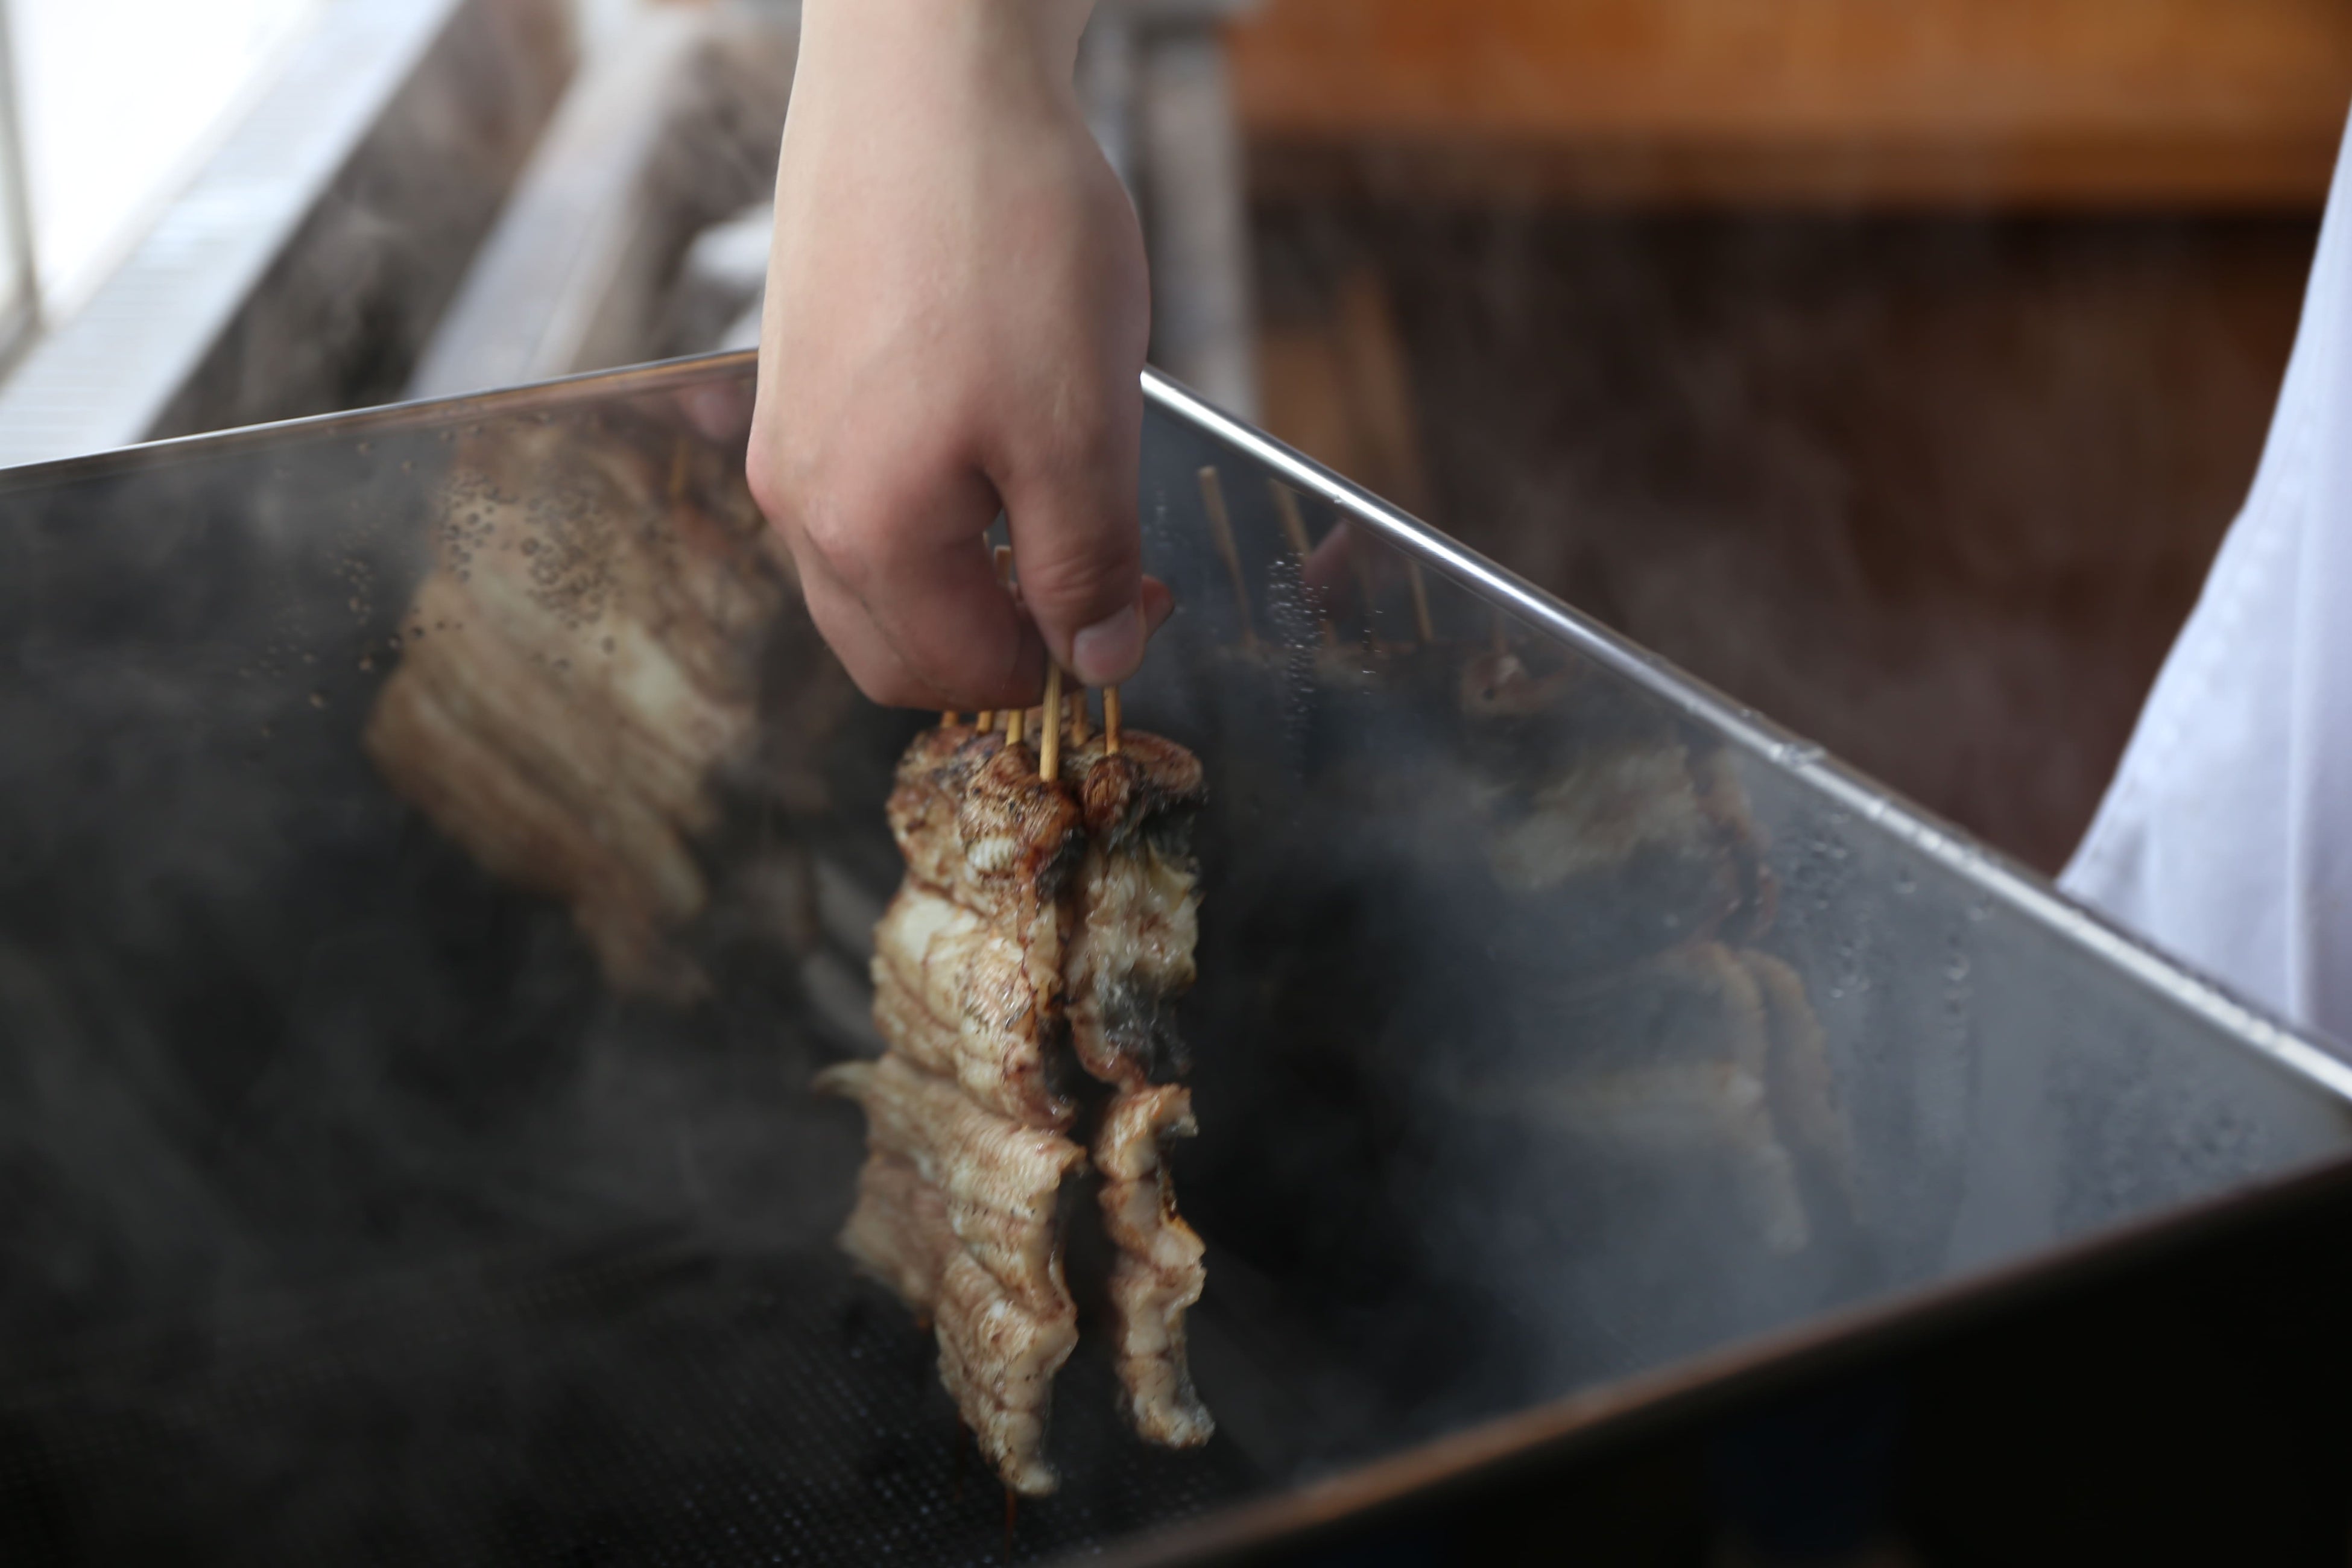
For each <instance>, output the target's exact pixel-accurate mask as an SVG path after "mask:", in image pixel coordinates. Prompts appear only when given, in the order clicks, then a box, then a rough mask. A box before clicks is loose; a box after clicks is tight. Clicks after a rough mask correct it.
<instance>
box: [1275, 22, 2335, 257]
mask: <svg viewBox="0 0 2352 1568" xmlns="http://www.w3.org/2000/svg"><path fill="white" fill-rule="evenodd" d="M1232 37H1233V47H1234V76H1235V84H1236V89H1237V96H1238V100H1239V103H1240V108H1241V112H1242V118H1243V123H1244V129H1245V132H1246V133H1247V135H1248V137H1249V139H1250V142H1251V149H1252V159H1253V178H1254V180H1255V183H1256V184H1258V186H1259V188H1260V189H1262V190H1271V191H1280V190H1283V189H1286V188H1295V187H1300V186H1305V187H1310V188H1319V189H1328V188H1329V187H1331V186H1332V185H1334V184H1364V185H1369V186H1371V187H1373V188H1375V189H1379V190H1384V191H1391V192H1397V191H1402V192H1411V193H1425V194H1437V195H1464V196H1470V197H1481V198H1492V197H1494V196H1496V195H1513V194H1518V195H1528V196H1534V197H1545V198H1570V199H1591V200H1609V201H1628V202H1654V203H1664V204H1675V203H1689V204H1702V205H1705V204H1723V203H1743V204H1745V203H1766V204H1781V205H1788V204H1798V205H1807V204H1835V205H1847V204H1861V205H1885V206H1897V207H1900V206H1930V207H1932V206H1951V205H2008V206H2021V207H2047V208H2063V209H2081V208H2085V207H2089V208H2100V207H2113V208H2135V207H2137V208H2159V207H2171V208H2183V207H2186V208H2201V209H2225V210H2227V209H2238V210H2273V211H2276V210H2294V209H2299V208H2307V207H2311V206H2315V205H2317V203H2318V202H2319V201H2320V199H2321V198H2322V197H2323V196H2324V195H2325V194H2326V184H2327V175H2328V171H2329V169H2330V168H2331V167H2332V165H2333V163H2334V161H2335V155H2336V145H2337V142H2338V141H2339V140H2340V138H2341V135H2342V132H2343V125H2344V117H2345V110H2346V106H2347V102H2352V4H2347V3H2346V0H1267V4H1266V5H1265V7H1264V8H1263V9H1262V10H1260V11H1259V12H1257V13H1256V14H1255V16H1251V17H1249V18H1247V19H1246V20H1244V21H1243V22H1241V23H1239V24H1236V25H1235V26H1234V31H1233V36H1232Z"/></svg>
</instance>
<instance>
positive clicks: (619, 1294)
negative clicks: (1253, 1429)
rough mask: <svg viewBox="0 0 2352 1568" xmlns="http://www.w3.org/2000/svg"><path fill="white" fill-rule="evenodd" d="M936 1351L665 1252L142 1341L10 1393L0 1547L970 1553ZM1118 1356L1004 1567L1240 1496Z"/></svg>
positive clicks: (996, 1533) (811, 1280)
mask: <svg viewBox="0 0 2352 1568" xmlns="http://www.w3.org/2000/svg"><path fill="white" fill-rule="evenodd" d="M933 1355H934V1352H933V1346H932V1342H931V1339H930V1336H929V1334H928V1333H925V1332H922V1331H919V1330H917V1329H916V1328H915V1327H914V1325H913V1324H912V1322H911V1321H909V1320H908V1316H907V1314H906V1312H905V1311H904V1310H903V1309H901V1308H900V1307H899V1306H898V1303H897V1302H896V1301H895V1300H891V1299H890V1298H889V1297H888V1296H887V1294H885V1293H883V1292H881V1291H879V1290H877V1289H874V1288H873V1287H871V1286H869V1285H867V1284H866V1283H865V1282H863V1281H859V1280H856V1279H853V1278H852V1277H851V1276H850V1275H849V1273H848V1271H847V1270H846V1269H845V1268H844V1267H843V1266H842V1265H841V1264H840V1263H839V1261H838V1260H837V1259H835V1258H833V1257H831V1256H829V1255H812V1256H797V1257H793V1258H786V1259H782V1260H776V1259H769V1260H762V1261H759V1262H746V1261H741V1260H726V1259H718V1258H709V1257H708V1256H698V1255H696V1254H693V1253H690V1252H687V1251H684V1250H682V1249H678V1248H675V1247H665V1248H661V1249H658V1250H650V1249H647V1250H638V1251H635V1252H634V1253H633V1254H632V1255H631V1256H629V1257H626V1258H618V1259H606V1260H604V1261H601V1262H596V1263H591V1264H581V1263H574V1264H571V1265H568V1266H565V1267H562V1268H548V1269H545V1270H543V1271H540V1272H538V1273H536V1274H534V1275H531V1276H525V1277H509V1278H508V1279H504V1280H485V1279H479V1278H475V1279H461V1280H450V1279H437V1280H434V1281H431V1282H429V1283H427V1284H425V1285H422V1286H420V1285H418V1284H417V1283H416V1282H415V1281H411V1282H409V1283H407V1284H405V1285H401V1286H397V1287H391V1288H386V1289H383V1290H381V1291H379V1292H376V1293H374V1294H373V1296H372V1297H371V1299H370V1300H365V1301H362V1302H359V1303H356V1304H347V1305H345V1306H343V1307H341V1308H338V1309H336V1310H324V1309H320V1310H311V1311H307V1312H304V1313H300V1314H296V1315H290V1316H289V1315H286V1314H280V1315H279V1316H278V1319H277V1320H276V1321H272V1322H268V1323H258V1324H257V1323H255V1322H252V1321H247V1323H245V1324H244V1325H243V1326H241V1327H239V1328H236V1329H235V1330H233V1331H230V1332H227V1333H226V1334H215V1335H211V1336H197V1335H194V1334H191V1333H185V1332H182V1333H177V1334H158V1335H156V1336H154V1337H152V1338H151V1339H147V1340H142V1341H139V1342H133V1343H131V1344H128V1345H126V1346H122V1347H120V1348H118V1350H117V1351H116V1352H114V1353H111V1354H110V1356H109V1357H108V1358H107V1359H106V1360H105V1361H104V1362H103V1363H100V1364H98V1365H97V1366H95V1367H94V1368H86V1369H84V1370H82V1371H80V1372H78V1373H72V1374H69V1375H52V1376H51V1377H49V1378H48V1379H47V1380H46V1381H45V1383H44V1384H42V1385H40V1386H37V1387H35V1386H21V1387H20V1388H19V1389H18V1390H17V1391H16V1393H15V1394H12V1395H8V1396H5V1397H0V1559H5V1560H6V1561H10V1562H26V1561H32V1562H42V1563H118V1562H142V1563H144V1562H165V1561H168V1562H173V1563H190V1562H207V1561H219V1562H236V1563H257V1562H268V1563H278V1562H286V1563H292V1562H304V1563H322V1562H352V1563H452V1564H456V1563H481V1564H541V1563H544V1564H564V1565H584V1564H593V1563H632V1564H637V1563H644V1564H676V1565H679V1568H688V1565H700V1564H714V1565H715V1564H722V1563H726V1564H732V1563H974V1564H979V1563H1001V1562H1004V1561H1007V1560H1008V1557H1007V1547H1006V1539H1005V1526H1004V1506H1003V1492H1002V1490H1001V1489H1000V1488H999V1487H998V1485H997V1484H996V1481H995V1479H994V1478H993V1476H992V1475H991V1474H990V1473H989V1472H988V1471H987V1470H986V1469H985V1468H983V1467H982V1463H981V1461H980V1460H979V1458H978V1457H977V1455H976V1453H975V1452H974V1451H973V1449H972V1447H971V1441H970V1439H969V1438H968V1437H965V1436H963V1435H962V1433H961V1428H960V1426H959V1425H958V1423H957V1420H956V1416H955V1412H954V1407H953V1405H952V1404H951V1403H950V1401H949V1399H948V1397H947V1395H946V1394H945V1392H944V1391H943V1390H942V1389H941V1388H940V1384H939V1381H938V1377H937V1375H936V1373H935V1371H934V1368H933V1364H932V1363H933ZM1113 1386H1114V1384H1113V1379H1112V1376H1111V1373H1110V1370H1109V1366H1108V1361H1107V1360H1106V1359H1104V1358H1102V1357H1101V1356H1099V1355H1097V1354H1092V1353H1089V1351H1088V1350H1087V1348H1085V1347H1082V1348H1081V1350H1080V1352H1079V1353H1078V1354H1077V1355H1076V1357H1074V1358H1073V1360H1072V1363H1071V1364H1070V1365H1069V1367H1068V1368H1066V1370H1065V1372H1064V1373H1063V1375H1062V1378H1061V1380H1060V1383H1059V1385H1058V1388H1057V1392H1056V1397H1055V1428H1054V1434H1053V1442H1052V1450H1051V1451H1052V1453H1053V1455H1054V1457H1055V1461H1056V1463H1057V1464H1058V1465H1059V1466H1060V1468H1061V1469H1062V1471H1063V1489H1062V1490H1061V1492H1060V1493H1059V1494H1058V1495H1057V1496H1055V1497H1053V1498H1050V1499H1046V1500H1039V1501H1034V1502H1024V1503H1023V1504H1022V1505H1021V1506H1020V1510H1019V1513H1018V1518H1017V1521H1016V1524H1015V1527H1014V1530H1013V1539H1012V1543H1011V1552H1010V1559H1009V1560H1011V1561H1031V1560H1034V1559H1036V1558H1039V1557H1045V1556H1053V1555H1057V1554H1060V1553H1062V1552H1069V1551H1072V1550H1083V1549H1084V1548H1086V1547H1087V1546H1089V1545H1093V1544H1097V1543H1100V1542H1107V1541H1108V1540H1111V1539H1114V1538H1117V1537H1119V1536H1123V1535H1126V1534H1129V1533H1130V1532H1132V1531H1138V1530H1141V1529H1144V1528H1146V1527H1148V1526H1150V1525H1152V1524H1155V1523H1159V1522H1163V1521H1171V1520H1174V1519H1178V1518H1181V1517H1184V1516H1186V1515H1189V1514H1192V1513H1195V1512H1198V1511H1200V1510H1202V1509H1204V1508H1207V1507H1209V1506H1211V1505H1213V1504H1214V1503H1216V1502H1218V1501H1220V1500H1224V1499H1227V1498H1231V1497H1234V1496H1237V1495H1239V1494H1241V1493H1242V1492H1244V1491H1246V1490H1248V1489H1250V1487H1251V1478H1250V1476H1249V1474H1248V1468H1247V1466H1246V1465H1245V1463H1244V1461H1243V1460H1242V1458H1240V1456H1239V1455H1238V1454H1237V1453H1236V1452H1235V1451H1234V1449H1233V1448H1232V1447H1231V1446H1230V1445H1229V1444H1228V1443H1226V1442H1224V1441H1223V1439H1220V1440H1219V1441H1217V1442H1215V1443H1213V1444H1212V1445H1211V1446H1210V1447H1208V1448H1206V1449H1204V1450H1201V1451H1199V1452H1195V1453H1191V1454H1171V1453H1166V1452H1163V1451H1160V1450H1157V1449H1152V1448H1148V1447H1144V1446H1143V1445H1141V1444H1139V1443H1138V1442H1137V1441H1136V1440H1135V1439H1134V1438H1133V1437H1132V1436H1129V1434H1128V1433H1127V1432H1126V1430H1125V1429H1124V1427H1123V1426H1121V1425H1120V1423H1119V1421H1118V1417H1117V1416H1116V1415H1115V1414H1114V1412H1113V1408H1112V1392H1113Z"/></svg>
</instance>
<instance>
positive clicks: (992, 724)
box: [972, 544, 1019, 740]
mask: <svg viewBox="0 0 2352 1568" xmlns="http://www.w3.org/2000/svg"><path fill="white" fill-rule="evenodd" d="M994 559H995V562H996V585H997V586H998V587H1000V588H1008V589H1009V588H1011V587H1012V586H1013V546H1011V545H1010V544H1000V545H998V546H997V547H996V554H995V557H994ZM972 728H973V729H975V730H979V731H982V732H983V733H985V732H986V731H990V730H993V729H994V728H996V710H995V709H993V708H983V709H982V710H980V717H979V718H978V719H976V720H974V721H972ZM1014 738H1015V739H1016V740H1017V739H1018V738H1019V737H1018V736H1015V737H1014Z"/></svg>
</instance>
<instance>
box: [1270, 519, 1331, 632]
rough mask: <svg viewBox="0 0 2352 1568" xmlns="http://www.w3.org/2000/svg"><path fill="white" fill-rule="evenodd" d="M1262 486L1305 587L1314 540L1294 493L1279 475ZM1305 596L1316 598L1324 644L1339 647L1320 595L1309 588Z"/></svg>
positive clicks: (1318, 620) (1316, 616) (1316, 615)
mask: <svg viewBox="0 0 2352 1568" xmlns="http://www.w3.org/2000/svg"><path fill="white" fill-rule="evenodd" d="M1265 488H1266V489H1270V490H1272V491H1273V492H1274V510H1275V515H1276V516H1277V517H1279V518H1280V519H1282V531H1283V533H1284V534H1285V535H1286V537H1287V538H1288V539H1289V541H1290V552H1291V553H1292V554H1293V555H1296V556H1297V557H1298V582H1299V585H1300V586H1302V587H1305V585H1306V583H1307V556H1309V555H1310V554H1312V553H1314V550H1315V546H1314V542H1312V541H1311V540H1309V539H1308V538H1307V520H1306V518H1304V517H1302V516H1300V515H1299V511H1298V496H1297V492H1296V491H1294V490H1293V489H1291V488H1290V487H1289V486H1288V485H1286V484H1284V483H1283V482H1282V481H1281V480H1279V479H1268V480H1266V481H1265ZM1307 596H1308V597H1309V598H1310V599H1313V600H1314V602H1315V619H1316V621H1317V622H1318V624H1319V625H1320V626H1322V628H1323V646H1324V647H1339V628H1338V627H1337V626H1333V625H1332V624H1331V617H1330V616H1329V615H1328V614H1327V613H1326V612H1325V611H1324V608H1323V602H1322V599H1321V597H1320V596H1319V595H1316V594H1315V592H1314V590H1312V589H1308V590H1307Z"/></svg>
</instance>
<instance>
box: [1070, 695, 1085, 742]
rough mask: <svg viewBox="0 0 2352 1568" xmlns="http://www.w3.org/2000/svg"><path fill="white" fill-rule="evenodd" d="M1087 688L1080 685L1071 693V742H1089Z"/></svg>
mask: <svg viewBox="0 0 2352 1568" xmlns="http://www.w3.org/2000/svg"><path fill="white" fill-rule="evenodd" d="M1086 743H1087V689H1086V688H1085V687H1083V686H1081V687H1079V688H1078V689H1076V691H1073V692H1071V693H1070V744H1072V745H1074V746H1083V745H1085V744H1086Z"/></svg>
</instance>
